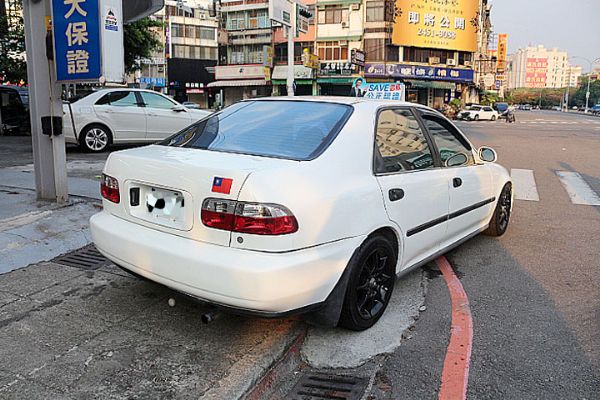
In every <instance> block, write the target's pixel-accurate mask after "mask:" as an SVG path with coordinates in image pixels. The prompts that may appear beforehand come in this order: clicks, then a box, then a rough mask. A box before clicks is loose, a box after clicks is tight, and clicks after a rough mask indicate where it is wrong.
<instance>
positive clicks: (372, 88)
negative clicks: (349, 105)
mask: <svg viewBox="0 0 600 400" xmlns="http://www.w3.org/2000/svg"><path fill="white" fill-rule="evenodd" d="M352 87H353V88H354V90H353V95H354V96H357V97H364V98H366V99H372V100H400V101H405V100H406V87H405V85H404V84H403V83H398V82H395V83H387V82H383V83H368V82H366V81H365V80H364V79H363V78H356V79H355V80H354V82H353V83H352Z"/></svg>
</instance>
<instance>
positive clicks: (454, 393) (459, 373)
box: [435, 256, 473, 400]
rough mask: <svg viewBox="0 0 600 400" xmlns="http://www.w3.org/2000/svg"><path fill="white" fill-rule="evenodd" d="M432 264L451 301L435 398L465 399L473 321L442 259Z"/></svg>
mask: <svg viewBox="0 0 600 400" xmlns="http://www.w3.org/2000/svg"><path fill="white" fill-rule="evenodd" d="M435 261H436V263H437V265H438V267H439V268H440V270H441V271H442V275H443V277H444V280H445V281H446V285H448V291H449V292H450V299H451V300H452V323H451V327H450V343H449V344H448V351H447V352H446V359H445V360H444V369H443V370H442V383H441V385H440V391H439V394H438V399H440V400H458V399H466V398H467V386H468V384H469V367H470V364H471V349H472V347H473V320H472V319H471V309H470V308H469V299H468V297H467V293H466V292H465V290H464V289H463V286H462V284H461V283H460V280H459V279H458V277H457V276H456V274H455V273H454V270H453V269H452V265H450V263H449V262H448V260H447V259H446V257H443V256H442V257H439V258H438V259H437V260H435Z"/></svg>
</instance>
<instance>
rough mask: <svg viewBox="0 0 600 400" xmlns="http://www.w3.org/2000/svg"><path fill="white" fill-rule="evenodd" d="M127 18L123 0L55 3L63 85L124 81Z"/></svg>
mask: <svg viewBox="0 0 600 400" xmlns="http://www.w3.org/2000/svg"><path fill="white" fill-rule="evenodd" d="M122 18H123V16H122V13H121V1H119V0H52V20H53V29H54V56H55V57H54V59H55V65H56V79H57V80H58V81H59V82H79V81H99V82H119V83H120V82H123V79H124V71H125V67H124V57H123V52H124V50H123V19H122Z"/></svg>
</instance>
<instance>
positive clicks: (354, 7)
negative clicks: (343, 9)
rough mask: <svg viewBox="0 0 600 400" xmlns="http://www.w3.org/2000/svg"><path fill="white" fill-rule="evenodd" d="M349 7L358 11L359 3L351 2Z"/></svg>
mask: <svg viewBox="0 0 600 400" xmlns="http://www.w3.org/2000/svg"><path fill="white" fill-rule="evenodd" d="M350 9H351V10H353V11H358V10H360V4H352V5H351V6H350Z"/></svg>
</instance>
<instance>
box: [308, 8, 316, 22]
mask: <svg viewBox="0 0 600 400" xmlns="http://www.w3.org/2000/svg"><path fill="white" fill-rule="evenodd" d="M307 7H308V12H309V13H311V15H312V17H310V18H309V19H308V24H309V25H314V24H315V19H316V16H317V7H316V6H315V4H309V5H307Z"/></svg>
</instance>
